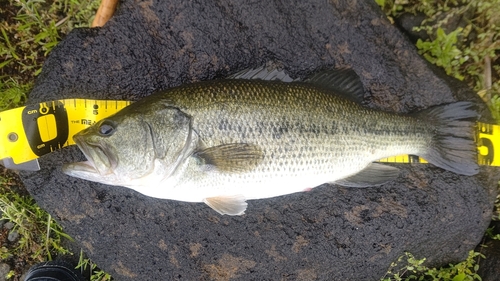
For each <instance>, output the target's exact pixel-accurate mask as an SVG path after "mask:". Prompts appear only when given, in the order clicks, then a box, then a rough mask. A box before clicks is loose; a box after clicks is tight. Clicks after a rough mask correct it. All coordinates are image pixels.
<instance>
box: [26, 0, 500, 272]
mask: <svg viewBox="0 0 500 281" xmlns="http://www.w3.org/2000/svg"><path fill="white" fill-rule="evenodd" d="M263 64H273V65H276V66H281V67H283V68H284V69H285V70H286V71H287V72H288V73H289V74H290V75H291V76H292V77H303V76H304V75H307V74H308V73H310V72H312V71H314V70H316V69H319V68H324V67H344V66H347V67H352V68H353V69H354V70H355V71H356V72H357V73H358V74H359V75H360V77H361V80H362V82H363V84H364V86H365V89H366V93H365V100H366V103H367V105H368V106H371V107H377V108H382V109H386V110H391V111H397V112H409V111H412V110H417V109H421V108H425V107H428V106H432V105H435V104H441V103H446V102H452V101H455V100H473V101H476V102H478V105H479V109H480V112H481V113H482V116H483V118H484V117H487V116H488V114H487V112H486V111H485V108H484V106H482V105H481V104H480V101H479V100H478V99H477V98H476V97H475V96H474V94H473V93H472V92H471V91H470V90H468V89H467V88H465V87H464V86H463V85H462V84H461V83H458V82H456V81H454V80H452V79H450V78H448V77H446V76H444V75H442V73H440V72H439V71H437V70H435V69H433V68H432V67H430V66H429V65H428V64H427V63H425V62H424V60H423V59H422V58H421V57H419V55H418V54H417V52H416V50H415V48H414V47H413V46H412V45H411V44H410V43H409V42H408V41H407V39H406V38H405V37H404V36H403V35H402V34H401V33H400V32H399V31H398V30H397V29H396V28H394V27H393V26H391V25H390V23H389V22H388V21H387V20H386V19H385V17H384V16H383V14H382V13H381V12H380V10H379V8H378V7H377V6H376V4H375V1H368V0H367V1H344V0H331V1H321V0H310V1H301V0H291V1H278V0H269V1H235V0H222V1H181V0H167V1H131V0H125V1H124V2H122V3H121V6H120V7H119V8H118V10H117V13H116V15H115V16H114V17H113V18H112V19H111V21H110V22H108V23H107V24H106V25H105V26H104V27H103V28H100V29H99V28H98V29H80V30H74V31H73V32H71V33H70V34H69V35H68V36H67V37H66V38H65V40H64V41H63V42H61V44H60V45H59V46H58V47H57V48H56V49H55V50H54V51H53V52H52V53H51V54H50V56H49V58H48V60H47V62H46V64H45V65H44V69H43V71H42V73H41V75H40V77H39V79H38V80H37V82H36V86H35V88H34V90H33V91H32V93H31V95H30V102H32V103H36V102H40V101H46V100H53V99H61V98H73V97H75V98H76V97H78V98H93V99H131V100H137V99H139V98H140V97H143V96H146V95H149V94H151V93H153V92H155V91H157V90H161V89H165V88H168V87H172V86H175V85H179V84H181V83H185V82H189V81H196V80H204V79H213V78H220V77H224V76H225V75H227V74H228V73H232V72H236V71H238V70H241V69H244V68H247V67H252V66H260V65H263ZM83 159H84V157H83V155H82V154H81V153H80V152H79V150H78V149H77V148H76V147H71V148H65V149H63V150H60V151H56V152H54V153H51V154H50V155H46V156H44V157H42V158H41V159H40V164H41V167H42V170H41V171H39V172H34V173H28V172H25V173H23V174H22V177H23V180H24V182H25V184H26V187H27V188H28V190H29V191H30V192H31V193H32V195H33V196H34V197H35V198H36V200H37V201H38V202H39V203H40V205H41V206H42V207H43V208H45V209H46V210H48V211H49V212H50V213H51V214H52V215H54V216H55V217H56V218H57V220H58V221H59V222H60V223H61V224H62V225H63V226H64V229H65V230H66V231H67V232H68V233H69V234H70V235H71V236H73V237H74V238H75V239H76V241H77V242H78V243H80V245H81V246H82V247H83V248H84V250H85V251H86V252H87V253H88V255H89V256H90V257H91V258H92V259H93V260H94V261H96V262H97V263H98V264H99V266H100V267H102V268H103V269H104V270H106V271H108V272H110V273H111V274H112V275H113V276H114V277H115V278H116V279H117V280H377V279H379V278H380V277H381V276H382V275H383V274H384V273H385V272H386V270H387V268H388V267H389V265H390V263H391V262H392V261H394V260H396V259H397V258H398V257H399V256H400V255H402V254H403V252H404V251H409V252H411V253H413V254H414V255H415V256H416V257H417V258H422V257H427V260H428V263H429V265H434V266H438V265H443V264H447V263H450V262H457V261H459V260H462V259H464V258H465V257H466V255H467V252H468V251H469V250H470V249H473V248H474V247H475V246H476V244H477V243H479V242H480V240H481V237H482V235H483V231H484V230H485V229H486V227H487V226H488V224H489V221H490V217H491V209H492V204H493V199H494V197H495V194H494V193H495V192H494V190H495V185H496V182H497V181H498V176H497V175H493V174H494V173H492V171H493V169H491V168H484V167H483V168H482V170H481V173H480V174H479V175H477V176H474V177H466V176H459V175H456V174H454V173H451V172H447V171H443V170H441V169H439V168H436V167H433V166H432V165H423V164H402V165H397V166H398V167H401V171H402V172H401V176H400V177H399V178H398V180H397V181H394V182H391V183H388V184H386V185H384V186H381V187H374V188H365V189H354V188H353V189H348V188H342V187H338V186H332V185H323V186H321V187H318V188H315V189H313V190H312V191H311V192H306V193H300V194H293V195H289V196H283V197H278V198H272V199H266V200H257V201H250V202H249V207H248V210H247V212H246V213H247V214H246V215H244V216H241V217H229V216H220V215H218V214H217V213H215V212H214V211H213V210H211V209H210V208H208V207H207V206H205V205H204V204H193V203H184V202H175V201H170V200H159V199H154V198H149V197H146V196H143V195H141V194H138V193H136V192H134V191H132V190H128V189H126V188H121V187H112V186H105V185H101V184H97V183H92V182H86V181H82V180H79V179H75V178H70V177H68V176H66V175H64V174H62V172H61V165H62V164H63V163H67V162H73V161H77V160H78V161H81V160H83ZM497 174H498V173H497Z"/></svg>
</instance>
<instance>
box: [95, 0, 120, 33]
mask: <svg viewBox="0 0 500 281" xmlns="http://www.w3.org/2000/svg"><path fill="white" fill-rule="evenodd" d="M117 5H118V0H102V2H101V5H100V6H99V9H98V10H97V13H96V15H95V18H94V21H92V27H98V26H103V25H104V24H105V23H106V22H107V21H108V20H109V19H110V18H111V17H112V16H113V14H114V13H115V10H116V6H117Z"/></svg>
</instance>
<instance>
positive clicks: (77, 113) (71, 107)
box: [0, 99, 131, 170]
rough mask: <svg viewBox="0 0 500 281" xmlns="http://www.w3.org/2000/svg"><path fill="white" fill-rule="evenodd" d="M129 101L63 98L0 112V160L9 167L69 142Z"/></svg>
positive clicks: (16, 166) (33, 158)
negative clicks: (77, 134)
mask: <svg viewBox="0 0 500 281" xmlns="http://www.w3.org/2000/svg"><path fill="white" fill-rule="evenodd" d="M130 103H131V102H130V101H114V100H86V99H66V100H57V101H50V102H43V103H40V104H37V105H31V106H24V107H19V108H15V109H11V110H7V111H3V112H0V138H1V139H0V161H2V163H3V164H4V166H5V167H7V168H11V169H19V170H23V169H28V170H36V169H37V167H38V163H36V165H35V166H34V168H33V167H32V166H29V165H28V166H23V165H22V164H23V163H29V162H30V161H32V160H35V159H37V158H38V157H40V156H42V155H45V154H47V153H50V152H52V151H54V150H56V149H60V148H62V147H64V146H68V145H72V144H74V142H73V135H74V134H76V133H78V132H79V131H81V130H83V129H85V128H87V127H89V126H90V125H92V124H94V123H95V122H96V121H98V120H101V119H103V118H106V117H108V116H110V115H112V114H114V113H116V112H118V111H119V110H121V109H122V108H124V107H126V106H127V105H129V104H130Z"/></svg>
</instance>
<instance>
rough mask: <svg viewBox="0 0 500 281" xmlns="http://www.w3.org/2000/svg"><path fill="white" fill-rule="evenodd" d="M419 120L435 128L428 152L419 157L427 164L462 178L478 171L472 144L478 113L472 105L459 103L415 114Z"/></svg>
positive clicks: (475, 150) (474, 147)
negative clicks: (426, 161) (460, 175)
mask: <svg viewBox="0 0 500 281" xmlns="http://www.w3.org/2000/svg"><path fill="white" fill-rule="evenodd" d="M417 117H418V118H419V119H423V120H426V121H427V122H429V124H432V125H434V126H435V133H436V134H435V136H434V138H433V140H432V144H431V147H430V149H429V151H428V152H427V153H426V154H424V155H421V156H422V157H423V158H425V159H426V160H428V161H429V162H430V163H432V164H434V165H436V166H438V167H441V168H443V169H446V170H449V171H452V172H454V173H457V174H462V175H468V176H471V175H475V174H477V173H478V171H479V166H478V164H477V147H476V144H475V142H474V136H475V126H476V120H477V118H478V114H477V112H476V111H475V110H474V104H473V103H472V102H467V101H460V102H455V103H450V104H445V105H441V106H436V107H431V108H429V109H426V110H423V111H421V112H418V113H417Z"/></svg>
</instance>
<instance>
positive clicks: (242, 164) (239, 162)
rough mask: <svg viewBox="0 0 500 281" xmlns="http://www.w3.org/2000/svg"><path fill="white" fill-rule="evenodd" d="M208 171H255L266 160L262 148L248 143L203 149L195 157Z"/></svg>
mask: <svg viewBox="0 0 500 281" xmlns="http://www.w3.org/2000/svg"><path fill="white" fill-rule="evenodd" d="M193 156H194V157H197V158H198V159H199V163H200V165H205V166H206V167H205V168H206V170H213V169H215V170H218V171H221V172H230V173H239V172H245V171H250V170H252V169H254V168H255V167H256V166H257V165H258V164H259V163H260V162H261V161H262V159H263V158H264V153H263V151H262V150H261V149H260V147H258V146H256V145H253V144H248V143H230V144H222V145H218V146H213V147H209V148H205V149H202V150H200V151H198V152H196V153H194V155H193Z"/></svg>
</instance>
